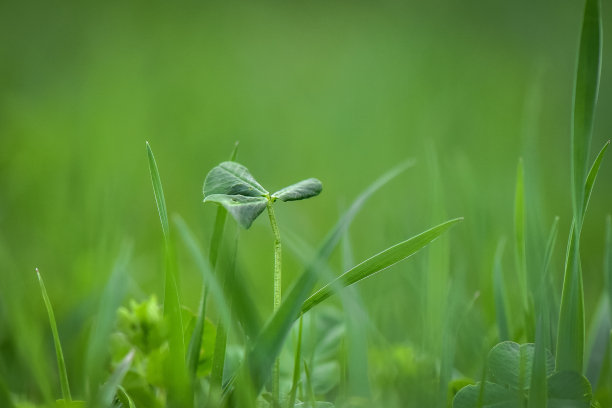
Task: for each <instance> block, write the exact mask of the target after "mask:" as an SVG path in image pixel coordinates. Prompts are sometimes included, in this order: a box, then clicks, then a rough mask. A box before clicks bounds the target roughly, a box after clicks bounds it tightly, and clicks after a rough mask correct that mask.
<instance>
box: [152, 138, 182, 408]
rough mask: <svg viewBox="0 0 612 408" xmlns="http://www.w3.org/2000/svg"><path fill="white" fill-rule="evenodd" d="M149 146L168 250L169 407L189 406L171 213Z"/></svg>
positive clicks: (158, 207)
mask: <svg viewBox="0 0 612 408" xmlns="http://www.w3.org/2000/svg"><path fill="white" fill-rule="evenodd" d="M146 145H147V156H148V159H149V171H150V173H151V182H152V183H153V193H154V195H155V202H156V204H157V211H158V213H159V219H160V221H161V225H162V232H163V234H164V242H165V248H166V269H165V277H164V317H165V318H166V319H168V324H169V332H170V338H169V348H170V355H169V358H168V378H169V388H170V392H169V395H168V399H169V404H170V406H175V405H176V406H186V405H187V404H188V402H187V401H188V400H189V397H188V391H187V390H188V384H189V382H188V379H187V370H186V365H185V341H184V337H183V319H182V315H181V302H180V296H179V284H178V276H177V273H176V259H175V256H174V247H173V243H172V237H171V236H170V226H169V223H168V212H167V209H166V200H165V198H164V190H163V188H162V183H161V178H160V176H159V170H158V168H157V163H156V161H155V156H153V151H152V150H151V146H150V145H149V142H147V143H146Z"/></svg>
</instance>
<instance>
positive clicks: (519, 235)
mask: <svg viewBox="0 0 612 408" xmlns="http://www.w3.org/2000/svg"><path fill="white" fill-rule="evenodd" d="M524 177H525V176H524V166H523V159H520V160H519V163H518V166H517V170H516V191H515V195H514V244H515V251H516V270H517V275H518V281H519V287H520V291H521V293H520V297H521V301H522V302H523V307H524V308H525V312H527V307H528V302H527V260H526V257H525V182H524ZM525 323H526V324H527V322H525ZM525 329H527V327H525Z"/></svg>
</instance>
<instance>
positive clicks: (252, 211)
mask: <svg viewBox="0 0 612 408" xmlns="http://www.w3.org/2000/svg"><path fill="white" fill-rule="evenodd" d="M204 202H205V203H207V202H213V203H218V204H221V205H222V206H223V207H224V208H225V209H226V210H227V211H228V212H229V213H230V214H231V215H232V217H234V219H235V220H236V222H237V223H238V224H240V226H242V227H243V228H245V229H248V228H249V227H250V226H251V224H253V221H255V219H256V218H257V217H259V214H261V213H262V212H263V211H264V210H265V209H266V205H267V203H268V199H267V198H265V197H249V196H244V195H225V194H212V195H209V196H206V197H204Z"/></svg>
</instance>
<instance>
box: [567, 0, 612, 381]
mask: <svg viewBox="0 0 612 408" xmlns="http://www.w3.org/2000/svg"><path fill="white" fill-rule="evenodd" d="M599 9H600V5H599V0H587V1H586V5H585V9H584V18H583V22H582V33H581V35H580V49H579V51H578V67H577V70H576V83H575V88H574V99H573V114H572V132H571V152H572V160H571V166H572V204H573V209H574V219H573V223H572V231H571V232H570V238H569V244H568V251H567V256H566V263H565V276H564V279H563V292H562V295H561V310H560V313H559V326H558V331H557V359H556V363H557V367H556V369H557V370H558V371H560V370H572V371H575V372H579V373H581V372H582V370H583V360H584V291H583V284H582V268H581V265H580V249H579V248H580V234H581V231H582V222H583V219H584V212H585V210H586V207H585V203H587V202H588V196H589V195H590V192H587V191H586V188H587V186H586V184H587V183H590V184H591V186H590V188H591V189H592V182H593V181H594V179H595V175H596V173H597V171H596V168H597V166H595V167H593V169H595V172H594V173H593V174H594V175H593V176H592V177H589V179H591V180H587V160H588V156H589V148H590V143H591V133H592V130H593V116H594V113H595V105H596V102H597V93H598V90H599V76H600V72H601V38H602V29H601V15H600V10H599ZM585 196H587V198H586V199H585Z"/></svg>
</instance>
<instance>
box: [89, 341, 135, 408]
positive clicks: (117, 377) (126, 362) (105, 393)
mask: <svg viewBox="0 0 612 408" xmlns="http://www.w3.org/2000/svg"><path fill="white" fill-rule="evenodd" d="M134 353H135V351H134V350H131V351H130V352H129V353H128V354H127V355H126V356H125V357H124V358H123V360H121V362H120V363H119V365H118V366H117V368H116V369H115V371H114V372H113V374H112V375H111V376H110V378H109V379H108V381H107V382H106V383H105V384H104V385H103V386H102V389H101V390H100V393H99V394H98V397H97V398H96V401H95V403H94V407H100V408H104V407H109V406H111V404H112V402H113V398H114V397H115V394H116V393H117V389H118V388H119V386H120V385H121V383H122V382H123V378H124V377H125V375H126V374H127V372H128V370H129V369H130V367H131V366H132V360H133V359H134Z"/></svg>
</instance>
